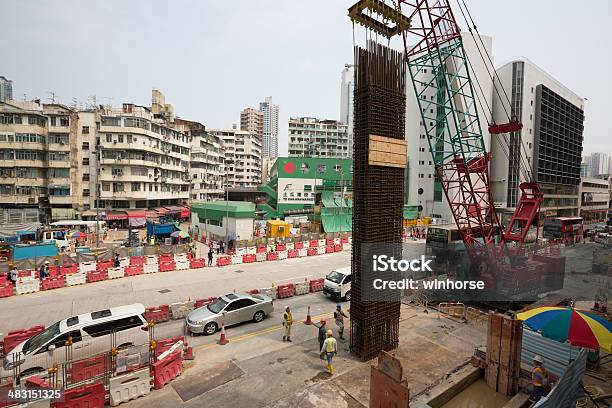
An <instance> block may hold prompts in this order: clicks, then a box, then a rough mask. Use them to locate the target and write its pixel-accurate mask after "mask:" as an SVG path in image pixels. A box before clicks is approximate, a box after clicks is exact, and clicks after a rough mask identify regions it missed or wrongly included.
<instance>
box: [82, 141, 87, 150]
mask: <svg viewBox="0 0 612 408" xmlns="http://www.w3.org/2000/svg"><path fill="white" fill-rule="evenodd" d="M81 148H82V149H83V150H89V142H83V146H81Z"/></svg>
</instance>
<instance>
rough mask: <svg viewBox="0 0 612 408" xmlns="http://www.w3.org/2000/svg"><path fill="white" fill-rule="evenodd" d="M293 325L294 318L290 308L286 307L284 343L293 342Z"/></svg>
mask: <svg viewBox="0 0 612 408" xmlns="http://www.w3.org/2000/svg"><path fill="white" fill-rule="evenodd" d="M292 325H293V317H292V316H291V310H289V306H285V314H284V315H283V326H284V327H285V335H284V336H283V341H291V326H292Z"/></svg>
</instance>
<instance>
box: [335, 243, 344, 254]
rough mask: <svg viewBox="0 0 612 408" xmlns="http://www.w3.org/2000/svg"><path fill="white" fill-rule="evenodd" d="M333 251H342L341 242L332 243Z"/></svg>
mask: <svg viewBox="0 0 612 408" xmlns="http://www.w3.org/2000/svg"><path fill="white" fill-rule="evenodd" d="M334 251H335V252H342V244H334Z"/></svg>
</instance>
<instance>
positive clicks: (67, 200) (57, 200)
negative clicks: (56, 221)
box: [49, 195, 74, 205]
mask: <svg viewBox="0 0 612 408" xmlns="http://www.w3.org/2000/svg"><path fill="white" fill-rule="evenodd" d="M73 201H74V198H73V197H72V196H69V195H66V196H62V195H50V196H49V203H50V204H52V205H53V204H72V203H73Z"/></svg>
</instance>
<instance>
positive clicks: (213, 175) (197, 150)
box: [174, 119, 225, 202]
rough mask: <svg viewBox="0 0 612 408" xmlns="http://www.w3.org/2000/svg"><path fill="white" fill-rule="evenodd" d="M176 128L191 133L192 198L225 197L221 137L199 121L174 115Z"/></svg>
mask: <svg viewBox="0 0 612 408" xmlns="http://www.w3.org/2000/svg"><path fill="white" fill-rule="evenodd" d="M174 124H175V127H176V129H177V130H179V131H181V132H183V133H185V134H186V135H189V136H190V137H191V159H190V165H191V166H190V171H191V200H190V201H191V202H194V201H212V200H222V199H223V194H224V190H223V180H224V174H225V172H224V155H223V145H222V141H221V139H220V138H219V137H218V136H215V135H213V134H211V133H210V132H208V131H207V130H206V127H205V126H204V125H203V124H201V123H198V122H194V121H189V120H184V119H175V121H174Z"/></svg>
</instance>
